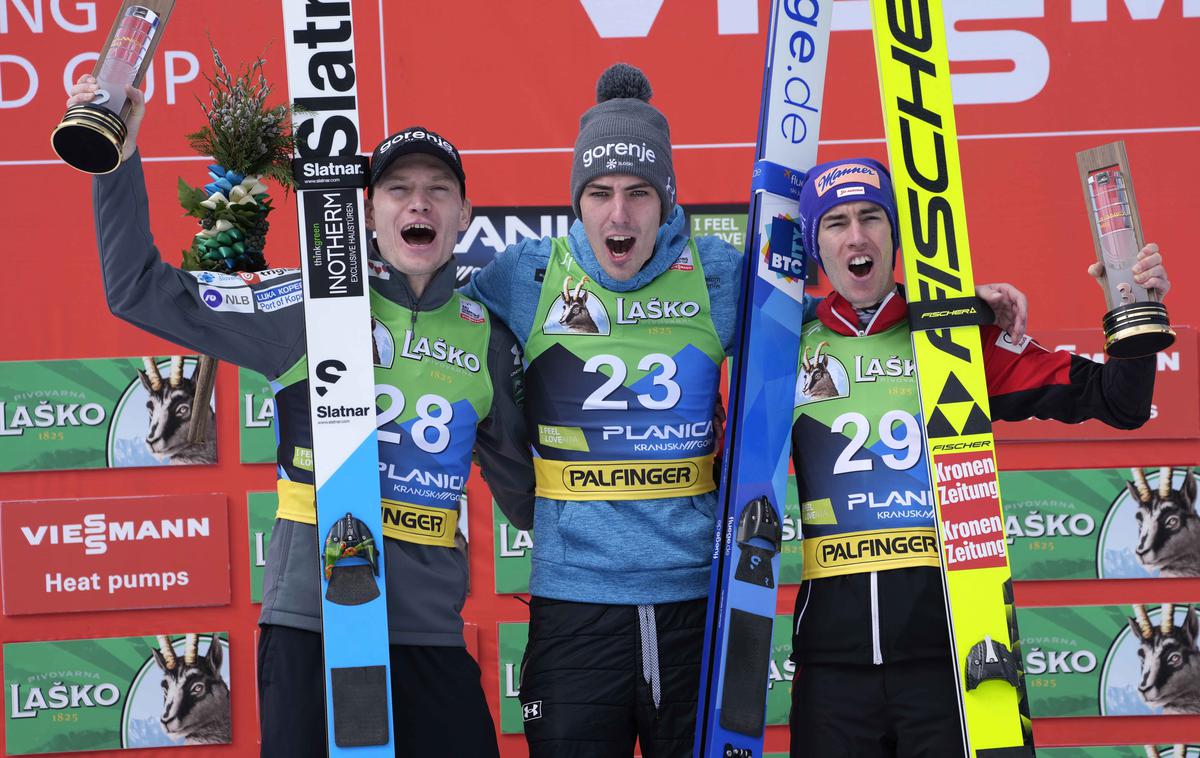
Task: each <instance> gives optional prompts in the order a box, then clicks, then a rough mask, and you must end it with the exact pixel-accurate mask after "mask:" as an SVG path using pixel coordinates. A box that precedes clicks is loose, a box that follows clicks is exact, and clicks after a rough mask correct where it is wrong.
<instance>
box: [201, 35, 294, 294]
mask: <svg viewBox="0 0 1200 758" xmlns="http://www.w3.org/2000/svg"><path fill="white" fill-rule="evenodd" d="M210 49H211V50H212V56H213V62H214V63H215V64H216V71H215V73H214V75H213V76H212V77H208V76H205V78H206V79H207V80H208V84H209V90H208V103H204V102H203V101H201V103H200V107H201V109H202V110H203V111H204V115H205V117H206V118H207V120H208V123H207V124H205V125H204V126H203V127H201V128H200V129H199V131H196V132H194V133H192V134H189V135H188V136H187V137H188V143H189V144H190V145H191V146H192V148H193V149H195V150H196V151H197V152H199V153H200V154H202V155H211V156H212V158H213V160H214V161H215V163H212V164H209V166H208V176H209V178H210V179H211V180H212V181H210V182H209V183H208V184H205V185H204V187H203V188H199V187H192V186H190V185H189V184H187V183H186V182H185V181H184V180H183V179H180V180H179V204H180V205H182V206H183V210H184V212H185V213H186V214H187V215H189V216H193V217H195V218H197V219H199V221H200V231H199V232H197V233H196V236H195V237H194V238H193V239H192V245H191V247H190V248H188V249H187V250H185V251H184V252H183V268H184V269H187V270H190V271H195V270H201V269H203V270H208V271H222V272H227V273H228V272H238V271H261V270H262V269H264V268H266V267H267V263H266V259H265V258H264V257H263V247H264V246H265V245H266V234H267V229H268V228H269V226H270V224H269V222H268V221H267V216H268V215H269V214H270V213H271V196H270V195H268V194H267V186H266V184H265V183H264V182H265V181H266V180H268V179H274V180H275V181H276V182H278V183H279V184H280V185H281V186H282V187H283V188H284V190H287V189H289V188H291V186H292V171H291V161H292V146H293V138H292V133H291V120H292V119H291V109H290V108H289V107H288V106H287V105H275V106H268V105H267V97H268V96H269V95H270V94H271V85H270V84H269V83H268V82H267V79H266V76H265V75H264V74H263V64H264V61H263V59H262V58H258V59H256V60H255V61H254V63H252V64H250V65H249V66H246V67H244V68H243V69H242V71H241V72H240V73H238V74H236V75H235V74H233V73H232V72H230V70H229V69H228V68H226V66H225V64H224V63H223V62H222V61H221V56H220V54H219V53H218V52H217V50H216V48H215V47H211V46H210Z"/></svg>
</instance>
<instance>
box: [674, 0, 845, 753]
mask: <svg viewBox="0 0 1200 758" xmlns="http://www.w3.org/2000/svg"><path fill="white" fill-rule="evenodd" d="M832 10H833V9H832V3H827V2H826V3H815V2H814V3H808V4H797V3H789V2H780V0H775V2H773V3H772V7H771V23H770V29H769V31H768V32H767V53H766V63H765V66H764V73H763V90H762V110H761V111H760V115H759V127H758V142H757V145H758V146H757V151H756V158H757V162H756V164H755V168H754V181H753V186H752V192H753V196H752V199H751V204H750V213H749V217H748V223H747V229H748V231H749V232H750V234H749V235H748V239H747V246H746V253H745V256H744V265H743V269H742V280H741V291H740V295H739V303H738V314H739V315H738V329H739V335H740V338H739V339H738V347H737V350H736V353H735V355H734V356H733V357H732V363H731V365H732V376H731V380H730V385H729V411H728V415H727V428H726V435H725V449H724V455H723V459H722V460H723V464H722V471H721V485H720V491H719V493H718V501H717V508H718V513H717V516H718V517H717V523H716V529H715V533H714V545H713V566H712V574H711V580H710V585H709V595H708V598H709V599H708V616H707V620H706V627H705V644H704V652H703V659H702V663H701V669H700V672H701V678H700V694H699V703H698V708H697V715H696V738H695V755H696V756H700V757H708V756H720V757H721V758H750V757H751V756H754V757H757V756H761V755H762V744H763V729H764V726H765V722H766V700H767V682H768V667H769V665H770V658H771V627H772V624H773V623H774V620H775V607H776V598H775V596H776V590H777V588H778V584H779V561H780V558H779V551H780V542H781V537H782V524H783V520H782V513H783V503H784V491H785V488H786V484H787V477H788V465H789V461H790V456H789V453H790V450H791V444H790V443H791V416H790V414H788V413H785V411H786V410H787V409H789V408H791V407H792V405H793V401H794V399H795V385H796V372H797V366H798V363H799V352H800V326H801V322H802V321H803V317H804V305H803V298H804V277H805V273H806V265H805V252H804V249H803V247H802V245H801V242H800V238H801V235H800V227H799V224H798V222H797V221H796V220H795V218H796V211H797V206H798V199H799V197H800V187H801V186H802V185H803V181H804V177H805V172H806V171H807V170H808V169H809V168H811V167H812V166H813V165H814V164H815V163H816V159H817V136H818V134H819V132H820V120H821V99H822V95H823V91H824V85H825V61H826V53H827V51H828V49H829V30H830V23H831V18H832ZM751 337H752V338H751Z"/></svg>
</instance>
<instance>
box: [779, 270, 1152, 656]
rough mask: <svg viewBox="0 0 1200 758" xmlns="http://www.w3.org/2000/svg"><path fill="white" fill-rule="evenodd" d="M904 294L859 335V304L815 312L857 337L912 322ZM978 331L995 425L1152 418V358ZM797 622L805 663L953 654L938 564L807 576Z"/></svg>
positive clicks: (797, 457) (798, 457) (795, 455)
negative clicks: (1060, 347) (1099, 359)
mask: <svg viewBox="0 0 1200 758" xmlns="http://www.w3.org/2000/svg"><path fill="white" fill-rule="evenodd" d="M900 294H901V296H900V297H892V298H890V299H889V300H888V301H887V302H886V303H884V305H883V306H881V309H880V312H879V313H878V314H877V315H876V317H875V318H874V320H873V321H872V322H871V323H870V324H869V325H868V327H867V328H866V329H865V330H860V329H859V327H858V315H857V314H856V313H855V311H854V308H853V307H852V306H851V305H850V303H849V302H847V301H846V300H845V299H844V298H842V297H841V296H840V295H838V294H837V293H836V292H835V293H833V294H831V295H830V296H829V297H828V298H826V299H825V300H824V301H823V302H821V303H820V305H818V306H817V318H818V319H820V320H821V322H822V323H823V324H825V325H826V326H828V327H829V328H830V329H832V330H834V331H836V332H837V333H838V334H843V335H846V336H850V337H862V336H866V335H867V334H875V333H878V332H882V331H884V330H886V329H889V328H891V327H893V326H895V325H896V324H897V323H899V322H901V321H904V320H906V319H907V317H908V306H907V304H906V303H905V301H904V299H903V292H901V293H900ZM979 331H980V338H981V341H982V344H983V362H984V368H985V371H986V374H987V384H988V396H989V397H988V399H989V404H990V406H991V411H992V420H993V421H1023V420H1025V419H1029V418H1039V419H1053V420H1056V421H1063V422H1066V423H1078V422H1080V421H1085V420H1087V419H1099V420H1100V421H1103V422H1104V423H1106V424H1108V425H1110V426H1113V427H1116V428H1118V429H1136V428H1137V427H1139V426H1141V425H1142V424H1144V423H1145V422H1146V421H1147V420H1148V419H1149V418H1150V403H1151V399H1152V395H1153V393H1154V372H1155V359H1154V357H1153V356H1150V357H1146V358H1138V359H1133V360H1115V359H1114V360H1109V361H1108V362H1107V363H1104V364H1100V363H1095V362H1093V361H1090V360H1088V359H1087V358H1081V357H1080V356H1077V355H1072V354H1071V353H1067V352H1064V351H1055V352H1052V351H1049V350H1046V349H1045V348H1043V347H1042V346H1041V345H1039V344H1037V343H1036V342H1034V341H1033V340H1031V339H1028V338H1026V339H1025V340H1024V341H1022V342H1021V343H1019V344H1013V343H1012V342H1011V341H1010V340H1009V339H1008V337H1007V336H1006V335H1005V334H1004V332H1003V331H1001V330H1000V329H998V328H997V327H995V326H991V325H988V326H981V327H980V328H979ZM864 357H869V356H864ZM792 460H793V463H794V465H795V469H796V477H797V478H798V479H799V478H801V477H803V476H804V457H803V451H802V450H801V449H800V447H799V446H798V445H796V444H793V445H792ZM793 624H794V626H793V638H792V650H793V652H792V659H793V660H795V661H796V662H797V663H837V664H871V663H883V662H885V661H886V662H895V661H903V660H913V659H927V658H942V657H944V656H945V655H946V654H947V652H948V651H949V649H950V637H949V632H948V630H947V622H946V604H945V599H944V596H943V594H942V579H941V573H940V571H939V570H938V569H936V568H927V567H922V568H903V569H894V570H892V571H882V572H874V573H859V574H847V575H843V576H834V577H827V578H822V579H810V580H806V581H804V582H803V583H801V585H800V592H799V594H797V596H796V609H795V616H794V618H793Z"/></svg>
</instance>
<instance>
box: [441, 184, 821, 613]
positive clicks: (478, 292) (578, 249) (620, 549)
mask: <svg viewBox="0 0 1200 758" xmlns="http://www.w3.org/2000/svg"><path fill="white" fill-rule="evenodd" d="M568 241H569V244H570V246H571V252H572V254H573V255H574V257H575V260H576V261H577V262H578V263H579V265H580V267H582V268H583V270H584V272H585V273H586V274H587V275H588V276H589V277H591V279H592V281H594V282H596V283H597V284H599V285H600V286H602V287H604V288H605V289H608V290H610V291H613V292H629V291H633V290H637V289H640V288H642V287H644V286H646V285H647V284H649V283H650V282H651V281H653V280H654V279H655V278H656V277H658V276H659V275H660V274H662V273H663V272H665V271H666V270H667V269H668V268H669V267H670V265H671V264H672V263H674V262H675V259H676V258H678V257H679V254H680V253H681V252H682V251H683V249H684V247H685V246H686V245H687V242H688V225H687V221H686V219H685V218H684V215H683V211H682V210H681V209H680V208H678V207H676V209H675V211H674V212H673V213H672V214H671V216H670V218H668V219H667V222H666V223H665V224H663V225H662V227H660V228H659V230H658V238H657V240H656V241H655V247H654V254H653V255H652V256H651V258H650V260H649V261H647V263H646V265H645V266H644V267H643V268H642V270H641V271H639V272H638V273H637V275H636V276H634V277H633V278H632V279H630V280H628V281H624V282H622V281H617V280H615V279H613V278H612V277H610V276H609V275H608V274H606V273H605V272H604V270H603V269H602V268H600V264H599V263H598V262H597V261H596V255H595V253H594V252H593V251H592V249H591V246H590V245H589V244H588V240H587V235H586V233H585V232H584V229H583V224H582V223H580V222H579V221H576V222H575V223H574V224H573V225H572V226H571V231H570V233H569V235H568ZM695 242H696V248H697V250H698V251H699V254H700V263H701V266H702V267H703V269H704V277H705V280H706V283H707V285H708V293H709V301H710V306H711V313H712V320H713V325H714V326H715V327H716V332H717V336H718V337H719V338H720V340H721V344H722V345H723V346H724V347H725V351H726V353H727V354H728V353H730V352H731V350H732V347H733V343H734V340H735V334H734V330H735V328H736V321H737V299H738V280H739V274H740V269H741V257H742V256H741V253H740V252H739V251H738V250H736V249H734V248H733V247H731V246H730V245H729V244H727V243H725V242H723V241H722V240H720V239H718V238H716V237H698V238H696V240H695ZM550 249H551V241H550V239H549V238H543V239H540V240H526V241H523V242H520V243H518V244H516V245H513V246H512V247H510V248H508V249H507V250H505V251H504V252H503V253H501V254H500V255H498V256H497V257H496V259H495V261H493V262H492V263H490V264H489V265H487V266H485V267H484V268H483V269H482V270H481V271H479V272H478V273H477V274H476V275H475V278H474V279H473V280H472V281H471V283H470V284H468V285H467V287H466V288H465V289H464V293H465V294H466V295H467V296H468V297H471V298H475V299H478V300H481V301H482V302H483V303H484V304H485V305H487V307H488V309H489V310H490V311H491V313H492V314H493V315H494V316H496V317H498V318H499V319H500V320H501V321H503V322H504V323H505V324H507V325H508V327H509V328H510V329H511V330H512V332H513V333H514V334H515V335H516V337H517V341H518V342H520V343H521V345H522V346H524V344H525V340H526V339H527V338H528V336H529V334H530V332H531V330H532V329H533V321H534V313H535V311H536V309H537V304H538V296H539V294H540V293H541V288H542V282H541V281H539V279H540V278H541V277H540V276H539V273H538V272H539V270H541V271H542V272H544V271H545V269H546V264H547V262H548V260H549V257H550ZM805 306H806V312H807V311H809V310H811V308H812V303H811V302H810V299H809V298H808V297H807V296H806V298H805ZM713 402H714V404H715V402H716V398H713ZM716 502H717V493H716V492H715V491H714V492H709V493H707V494H704V495H697V496H694V497H680V498H661V499H657V500H641V501H622V502H611V501H560V500H550V499H547V498H541V497H539V498H537V504H536V506H535V508H534V522H533V523H534V548H533V558H532V560H533V574H532V576H531V578H530V587H529V589H530V592H531V593H532V594H534V595H537V596H539V597H547V598H554V599H557V600H572V601H576V602H589V603H611V604H620V605H642V604H652V603H668V602H676V601H680V600H694V599H696V598H702V597H705V596H706V595H707V594H708V583H709V570H710V566H711V565H712V545H713V528H714V518H715V508H716Z"/></svg>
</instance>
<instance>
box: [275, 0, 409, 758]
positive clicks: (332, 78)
mask: <svg viewBox="0 0 1200 758" xmlns="http://www.w3.org/2000/svg"><path fill="white" fill-rule="evenodd" d="M283 22H284V36H285V44H286V51H287V70H288V92H289V95H290V97H291V99H292V102H293V103H294V104H295V106H297V107H296V111H297V112H296V115H295V120H294V126H295V128H294V131H295V134H296V159H295V161H294V164H293V166H294V173H295V176H296V181H297V193H296V207H297V215H298V217H299V229H300V247H301V265H302V267H303V272H304V320H305V324H306V330H305V331H306V340H307V349H308V382H309V403H310V414H311V415H310V422H311V424H312V440H313V451H312V452H313V460H312V465H313V474H314V478H315V483H316V504H317V537H318V540H319V544H317V545H313V554H314V556H316V555H318V554H319V555H320V556H321V561H320V562H319V565H320V566H321V572H322V576H321V594H322V600H321V624H322V628H323V640H324V656H325V703H326V707H325V720H326V733H327V734H328V746H329V755H330V756H343V755H353V756H376V755H378V756H391V755H393V753H394V751H393V748H392V736H393V735H392V723H391V714H392V708H391V702H390V693H391V687H390V684H389V683H390V678H389V672H388V623H387V593H386V591H385V581H386V576H385V570H386V569H385V566H384V560H383V544H382V539H383V525H382V515H381V510H380V493H379V473H378V471H379V443H378V440H377V438H376V422H375V369H374V364H373V360H372V352H371V329H370V323H371V312H370V295H369V292H370V288H369V287H368V285H367V267H366V243H367V230H366V227H365V225H364V216H363V189H364V188H365V187H366V184H367V176H368V173H367V165H366V159H365V158H362V157H360V156H359V155H358V148H359V145H358V134H359V128H358V97H357V90H356V87H355V76H354V71H353V66H354V61H355V57H354V29H353V19H352V17H351V10H350V2H348V1H346V2H325V3H312V2H306V1H305V0H283ZM310 177H311V178H313V179H309V178H310Z"/></svg>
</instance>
